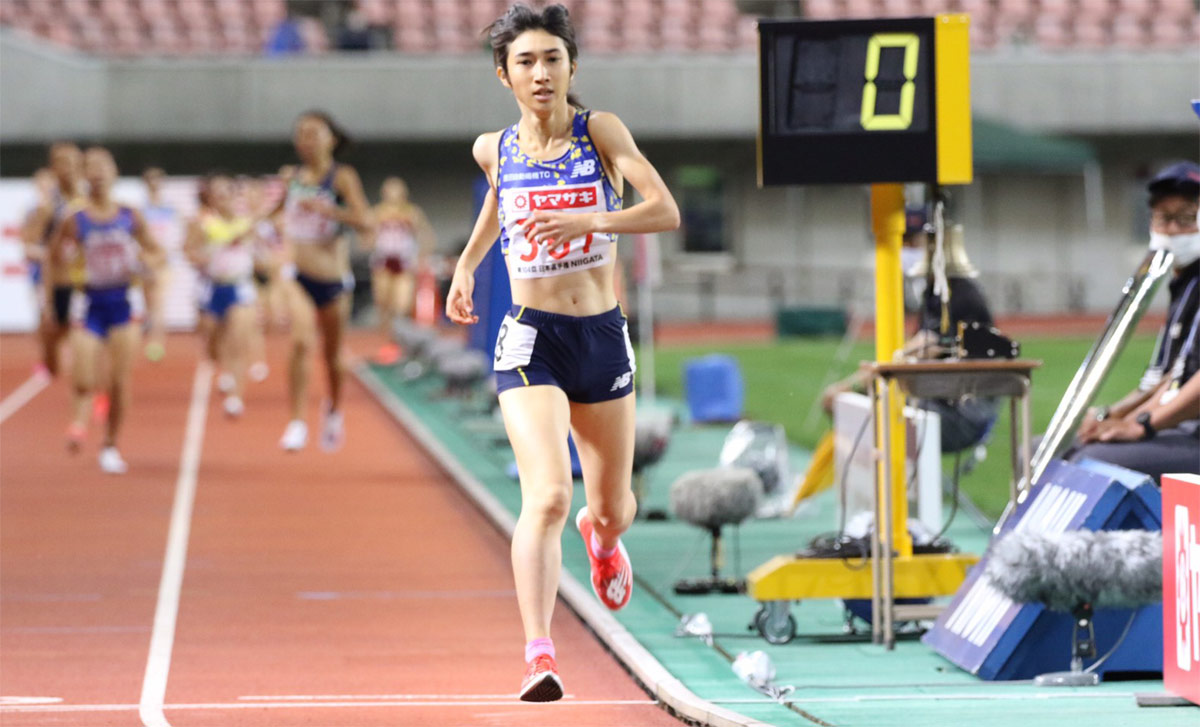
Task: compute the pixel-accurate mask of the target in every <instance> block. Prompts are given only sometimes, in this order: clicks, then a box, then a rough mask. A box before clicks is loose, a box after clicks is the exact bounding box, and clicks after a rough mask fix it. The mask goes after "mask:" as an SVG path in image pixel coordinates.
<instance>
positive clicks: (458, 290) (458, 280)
mask: <svg viewBox="0 0 1200 727" xmlns="http://www.w3.org/2000/svg"><path fill="white" fill-rule="evenodd" d="M474 293H475V275H474V273H468V272H466V271H465V270H462V269H456V270H455V271H454V278H453V280H451V281H450V294H449V295H447V296H446V316H447V317H448V318H449V319H450V320H452V321H454V322H455V323H458V324H460V325H464V326H465V325H470V324H472V323H478V322H479V316H477V315H475V301H474Z"/></svg>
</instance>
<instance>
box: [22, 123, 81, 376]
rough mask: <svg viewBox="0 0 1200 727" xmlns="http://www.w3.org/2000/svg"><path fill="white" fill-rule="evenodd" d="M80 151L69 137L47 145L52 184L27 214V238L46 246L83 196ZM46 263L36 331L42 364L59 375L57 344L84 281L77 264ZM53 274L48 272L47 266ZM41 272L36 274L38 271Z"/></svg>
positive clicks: (64, 333) (35, 243) (65, 330)
mask: <svg viewBox="0 0 1200 727" xmlns="http://www.w3.org/2000/svg"><path fill="white" fill-rule="evenodd" d="M82 164H83V155H82V154H81V153H80V151H79V147H77V146H75V145H74V144H72V143H71V142H69V141H56V142H54V143H53V144H51V145H50V150H49V168H50V171H51V172H52V173H53V174H54V187H53V189H52V191H51V192H50V194H49V196H47V197H46V198H45V199H44V200H42V203H41V204H39V205H38V207H37V208H36V209H35V210H34V211H33V213H32V214H31V215H30V217H29V219H28V221H27V223H26V228H25V238H26V241H27V242H29V243H32V244H34V245H37V246H42V245H45V246H46V247H49V244H50V238H51V235H52V234H53V233H54V230H55V228H56V227H57V226H58V225H59V224H60V223H61V222H62V221H63V220H64V219H65V218H66V217H67V215H68V214H70V213H71V212H73V211H74V210H77V209H78V208H79V205H80V204H81V203H82V199H83V195H82V193H83V186H84V185H83V169H82ZM69 262H71V261H64V263H63V264H62V265H57V266H53V265H47V266H46V268H47V269H46V270H45V271H35V272H34V275H35V277H41V278H42V280H41V281H40V283H41V286H42V290H40V291H39V300H41V301H42V310H41V313H42V315H41V320H40V322H39V326H38V333H39V336H40V339H41V344H42V365H43V366H44V368H45V369H46V371H47V372H48V373H49V374H50V375H51V376H57V375H58V369H59V353H60V350H59V349H60V348H61V346H60V344H61V343H62V341H63V339H64V338H66V336H67V334H68V333H69V332H70V329H71V325H70V324H71V321H70V316H69V313H70V310H69V309H70V304H71V294H72V292H73V291H75V290H76V288H78V287H81V285H82V283H83V272H82V271H81V270H80V269H79V267H78V266H77V265H71V264H68V263H69ZM51 269H53V270H54V274H53V275H51V274H50V270H51ZM39 272H40V273H41V275H40V276H39V275H38V273H39Z"/></svg>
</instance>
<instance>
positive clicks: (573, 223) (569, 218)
mask: <svg viewBox="0 0 1200 727" xmlns="http://www.w3.org/2000/svg"><path fill="white" fill-rule="evenodd" d="M523 226H524V228H525V239H527V240H530V241H532V242H536V243H539V244H541V243H546V244H548V245H550V249H551V250H553V249H556V248H558V247H559V246H561V245H564V244H566V243H568V242H570V241H571V240H577V239H579V238H581V237H586V236H587V235H588V234H589V233H592V232H595V224H594V222H593V220H592V215H588V214H582V215H581V214H571V213H566V212H551V211H548V210H537V211H536V212H534V213H533V214H531V215H529V217H528V218H527V219H526V220H525V223H524V225H523Z"/></svg>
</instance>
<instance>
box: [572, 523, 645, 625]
mask: <svg viewBox="0 0 1200 727" xmlns="http://www.w3.org/2000/svg"><path fill="white" fill-rule="evenodd" d="M575 527H576V528H578V529H579V534H580V535H581V536H583V549H584V550H586V551H587V555H588V561H590V562H591V564H592V591H593V592H595V594H596V598H599V599H600V602H601V603H603V604H604V605H605V606H608V608H609V610H611V611H620V610H621V609H622V608H625V605H626V604H627V603H629V597H630V596H631V595H633V564H631V563H630V562H629V553H627V552H625V544H624V543H622V542H621V541H619V540H618V541H617V552H615V553H613V554H612V555H611V556H609V557H608V558H604V559H600V558H597V557H596V556H595V554H594V553H592V530H593V527H592V518H591V515H589V514H588V509H587V506H586V505H585V506H584V507H582V508H580V510H579V514H578V515H576V516H575Z"/></svg>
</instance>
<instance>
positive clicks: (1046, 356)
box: [638, 335, 1154, 517]
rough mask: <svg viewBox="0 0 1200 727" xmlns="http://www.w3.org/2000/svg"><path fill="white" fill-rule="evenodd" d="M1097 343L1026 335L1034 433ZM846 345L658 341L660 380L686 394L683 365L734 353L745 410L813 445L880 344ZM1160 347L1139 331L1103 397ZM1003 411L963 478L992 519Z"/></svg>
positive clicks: (670, 391)
mask: <svg viewBox="0 0 1200 727" xmlns="http://www.w3.org/2000/svg"><path fill="white" fill-rule="evenodd" d="M1093 343H1094V339H1093V338H1077V337H1075V338H1024V339H1022V340H1021V346H1022V350H1021V354H1022V357H1023V358H1032V359H1039V360H1041V361H1042V362H1043V365H1042V367H1041V368H1039V369H1037V370H1036V371H1035V372H1034V374H1033V389H1032V400H1031V401H1032V409H1033V426H1034V432H1035V433H1038V432H1041V431H1043V430H1044V429H1045V427H1046V424H1047V423H1048V422H1049V421H1050V417H1051V415H1053V413H1054V410H1055V408H1056V407H1057V406H1058V403H1059V401H1060V400H1061V399H1062V394H1063V391H1064V390H1065V389H1066V387H1067V385H1068V384H1069V383H1070V381H1071V377H1072V376H1074V375H1075V372H1076V370H1077V369H1078V368H1079V365H1080V363H1082V361H1083V358H1084V356H1085V355H1086V354H1087V351H1088V349H1089V348H1091V346H1092V344H1093ZM840 346H841V343H840V341H839V340H838V339H835V338H787V339H780V340H778V341H773V342H768V343H736V344H727V345H712V344H708V345H698V346H661V347H656V349H655V377H654V379H655V386H656V389H657V393H658V394H659V395H661V396H665V397H671V398H675V399H685V398H686V397H685V392H684V390H683V364H684V363H685V362H686V361H687V360H688V359H691V358H694V357H697V356H703V355H706V354H710V353H725V354H728V355H730V356H733V357H734V358H735V359H737V361H738V364H739V366H740V367H741V372H742V378H743V380H744V382H745V416H746V417H747V418H751V419H759V420H763V421H770V422H777V423H779V424H782V425H783V426H784V428H785V429H786V430H787V433H788V437H789V438H790V439H791V440H792V441H794V442H795V443H797V444H798V445H800V446H802V447H806V448H808V449H812V448H813V447H814V446H815V445H816V442H817V440H818V439H819V438H820V436H821V433H822V432H823V431H824V430H825V429H826V428H827V427H828V426H829V419H828V417H826V416H824V414H818V413H816V412H813V407H814V406H815V405H816V404H815V402H816V401H817V399H818V397H819V396H820V393H821V390H822V388H823V387H824V386H825V384H827V383H829V382H832V381H835V380H837V379H840V378H841V377H843V376H845V375H847V374H849V373H850V372H852V371H853V370H854V369H856V368H857V367H858V364H859V362H860V361H864V360H870V359H872V358H874V345H873V344H872V343H859V344H855V345H854V346H853V347H852V348H851V349H850V351H849V355H846V356H845V357H844V358H843V359H842V360H840V361H839V360H838V358H839V356H838V354H839V348H840ZM1153 346H1154V337H1153V336H1150V335H1146V336H1136V337H1134V338H1133V340H1132V341H1130V343H1129V345H1128V346H1127V347H1126V349H1125V350H1124V351H1123V352H1122V354H1121V356H1120V358H1119V359H1118V360H1117V362H1116V365H1115V366H1114V367H1113V370H1112V371H1111V372H1110V374H1109V376H1108V380H1107V381H1106V383H1105V386H1104V387H1103V388H1102V389H1101V391H1100V393H1099V395H1098V397H1097V401H1099V402H1101V403H1107V402H1111V401H1114V400H1116V399H1117V398H1119V397H1121V396H1123V395H1124V394H1125V393H1126V392H1128V391H1129V390H1131V389H1132V388H1133V387H1134V386H1136V385H1137V382H1138V379H1139V378H1140V377H1141V375H1142V371H1143V369H1144V368H1145V366H1146V362H1147V361H1148V360H1149V358H1150V352H1151V349H1152V348H1153ZM638 373H639V375H642V373H643V372H642V371H639V372H638ZM1001 412H1002V413H1001V416H1000V421H999V422H998V423H997V426H996V428H995V430H994V431H993V433H992V436H991V440H990V443H989V445H988V456H987V458H986V459H985V460H984V461H983V462H981V463H980V464H979V465H978V466H977V467H976V468H975V469H974V471H972V472H970V473H969V474H968V475H966V476H965V477H963V479H962V482H961V486H962V488H963V490H964V491H965V492H966V493H967V494H969V495H970V497H971V499H972V500H974V502H975V504H976V505H977V506H978V507H979V508H980V509H981V510H983V511H984V512H985V513H986V514H988V515H990V516H993V517H995V516H997V515H999V514H1000V511H1001V510H1002V509H1003V508H1004V503H1005V502H1006V501H1007V499H1008V481H1009V477H1010V476H1011V466H1010V465H1009V461H1010V459H1009V449H1010V448H1009V443H1008V442H1009V416H1008V407H1007V406H1005V407H1003V408H1002V410H1001ZM950 460H951V458H947V463H946V464H947V470H949V469H950V468H951V464H952V463H951V461H950Z"/></svg>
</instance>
